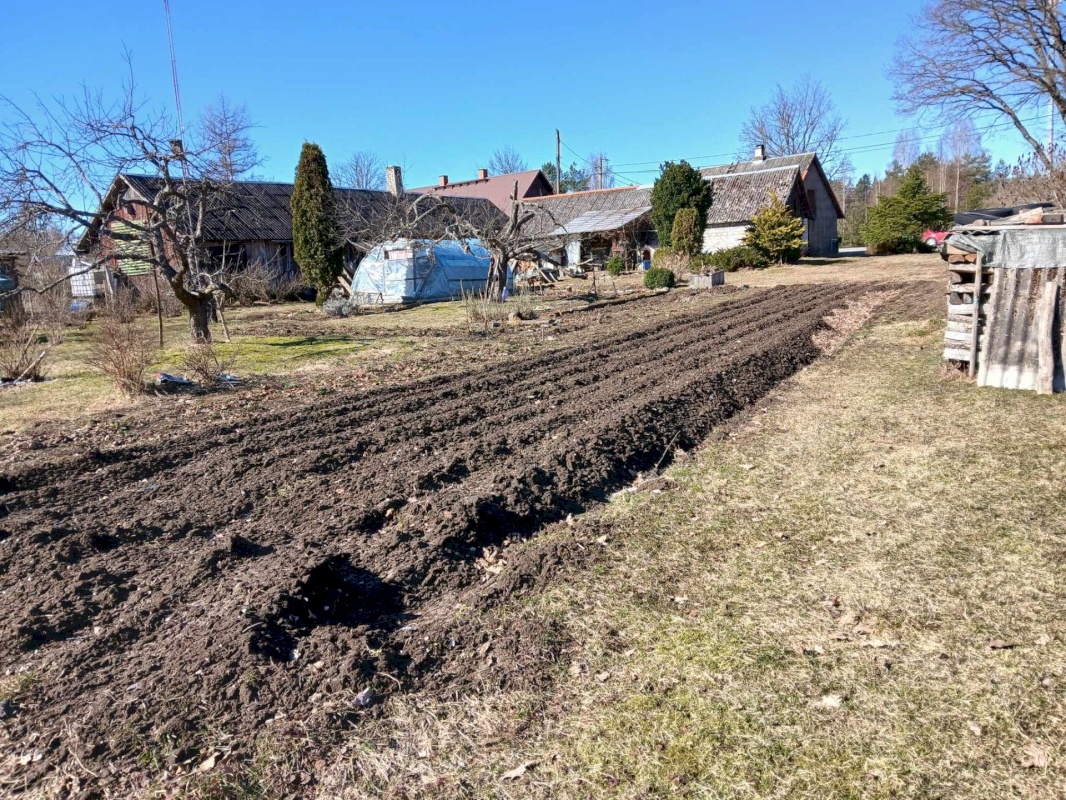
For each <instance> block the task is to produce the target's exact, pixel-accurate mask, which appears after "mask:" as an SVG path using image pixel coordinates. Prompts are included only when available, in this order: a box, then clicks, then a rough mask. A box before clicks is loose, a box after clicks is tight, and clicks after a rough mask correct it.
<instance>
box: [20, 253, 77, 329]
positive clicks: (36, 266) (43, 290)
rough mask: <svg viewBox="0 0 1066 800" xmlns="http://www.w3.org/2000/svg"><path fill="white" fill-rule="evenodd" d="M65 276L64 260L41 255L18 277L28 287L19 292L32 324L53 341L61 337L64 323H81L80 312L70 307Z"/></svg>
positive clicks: (68, 285) (70, 296) (65, 325)
mask: <svg viewBox="0 0 1066 800" xmlns="http://www.w3.org/2000/svg"><path fill="white" fill-rule="evenodd" d="M66 276H67V266H66V263H65V261H64V260H62V259H56V258H42V259H39V260H35V261H34V262H33V263H32V264H31V265H30V266H29V267H28V268H27V269H26V270H25V272H24V276H23V279H22V283H23V286H24V287H25V288H26V289H29V290H30V291H28V292H26V293H25V294H24V295H23V298H22V305H23V307H24V308H25V309H26V310H27V312H28V313H29V315H30V316H31V317H32V318H33V321H34V322H35V323H37V324H38V325H39V326H40V327H41V328H43V329H46V330H48V331H49V332H50V335H49V337H48V338H49V339H50V340H54V341H56V342H58V341H60V340H61V339H62V338H63V335H64V329H65V328H66V327H67V326H68V325H74V324H79V323H80V324H84V315H78V314H75V313H74V311H73V310H72V309H71V301H72V300H73V299H74V298H73V295H71V292H70V281H69V280H65V278H66ZM79 317H80V319H79Z"/></svg>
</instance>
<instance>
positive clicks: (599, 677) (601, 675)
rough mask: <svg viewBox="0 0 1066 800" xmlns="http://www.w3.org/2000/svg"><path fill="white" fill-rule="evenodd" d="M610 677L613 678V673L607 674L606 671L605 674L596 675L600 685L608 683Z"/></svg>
mask: <svg viewBox="0 0 1066 800" xmlns="http://www.w3.org/2000/svg"><path fill="white" fill-rule="evenodd" d="M610 677H611V673H610V672H607V671H606V670H604V671H603V672H601V673H599V674H597V675H596V680H598V681H599V682H600V683H603V682H604V681H606V680H607V679H608V678H610Z"/></svg>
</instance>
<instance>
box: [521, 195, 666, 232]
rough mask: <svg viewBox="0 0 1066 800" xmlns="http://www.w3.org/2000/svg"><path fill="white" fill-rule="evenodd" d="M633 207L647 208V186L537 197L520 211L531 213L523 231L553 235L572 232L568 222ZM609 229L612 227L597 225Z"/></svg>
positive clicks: (648, 204) (629, 209)
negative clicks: (561, 231)
mask: <svg viewBox="0 0 1066 800" xmlns="http://www.w3.org/2000/svg"><path fill="white" fill-rule="evenodd" d="M637 208H648V209H650V208H651V188H650V187H646V186H626V187H622V188H618V189H592V190H590V191H587V192H570V193H569V194H553V195H548V196H546V197H537V198H535V199H533V200H526V201H525V202H523V203H522V210H523V212H526V213H532V215H533V218H532V219H531V220H530V221H529V222H528V223H527V224H526V227H525V228H524V230H525V232H526V233H527V234H528V235H531V236H543V237H554V236H557V235H559V234H558V233H557V232H558V231H559V229H561V228H565V229H566V231H567V233H574V232H575V231H574V230H572V228H571V225H572V223H574V222H575V221H576V220H578V219H579V218H581V217H586V218H587V217H588V215H590V214H595V213H600V212H615V213H618V212H622V213H625V212H629V211H632V210H634V209H637ZM599 230H601V231H603V230H613V229H612V228H601V229H599Z"/></svg>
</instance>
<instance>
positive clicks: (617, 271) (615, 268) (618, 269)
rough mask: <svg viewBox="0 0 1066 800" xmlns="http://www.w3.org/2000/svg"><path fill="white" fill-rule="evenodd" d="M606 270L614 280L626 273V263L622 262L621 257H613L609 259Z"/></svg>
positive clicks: (605, 265)
mask: <svg viewBox="0 0 1066 800" xmlns="http://www.w3.org/2000/svg"><path fill="white" fill-rule="evenodd" d="M604 268H605V269H606V270H607V274H608V275H610V276H611V277H612V278H617V277H618V276H619V275H621V274H622V273H623V272H625V271H626V265H625V262H624V261H622V259H621V257H620V256H611V257H610V258H609V259H607V263H606V264H604Z"/></svg>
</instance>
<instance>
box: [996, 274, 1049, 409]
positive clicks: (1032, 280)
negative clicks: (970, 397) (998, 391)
mask: <svg viewBox="0 0 1066 800" xmlns="http://www.w3.org/2000/svg"><path fill="white" fill-rule="evenodd" d="M993 272H994V274H995V279H994V282H993V284H992V296H991V297H990V298H989V300H988V301H987V303H988V306H989V307H988V309H987V324H986V326H985V331H984V335H983V336H982V343H981V346H980V348H979V350H978V371H977V385H978V386H994V387H998V388H1002V389H1030V390H1034V391H1035V390H1036V388H1037V373H1038V371H1039V367H1040V340H1039V333H1038V332H1039V330H1040V326H1039V325H1038V324H1037V311H1038V307H1039V302H1040V299H1041V297H1042V296H1043V294H1044V286H1045V285H1046V284H1047V283H1049V282H1050V283H1057V284H1058V287H1059V291H1058V303H1057V313H1056V314H1055V317H1054V319H1053V321H1052V325H1051V337H1052V343H1053V348H1052V349H1053V352H1054V373H1053V386H1054V391H1056V392H1062V391H1066V375H1064V373H1063V364H1064V362H1066V330H1064V328H1066V326H1064V325H1063V320H1064V319H1066V292H1064V291H1063V279H1064V277H1066V269H1064V268H1058V269H1011V268H1006V267H998V268H997V269H995V270H994V271H993Z"/></svg>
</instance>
